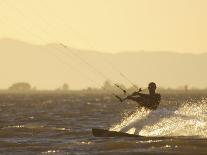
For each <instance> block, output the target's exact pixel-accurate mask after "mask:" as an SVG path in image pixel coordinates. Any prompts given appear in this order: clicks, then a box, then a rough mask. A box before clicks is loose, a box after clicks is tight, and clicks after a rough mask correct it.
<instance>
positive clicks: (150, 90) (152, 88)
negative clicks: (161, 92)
mask: <svg viewBox="0 0 207 155" xmlns="http://www.w3.org/2000/svg"><path fill="white" fill-rule="evenodd" d="M156 88H157V86H156V84H155V83H154V82H150V83H149V85H148V90H149V93H150V94H152V93H155V90H156Z"/></svg>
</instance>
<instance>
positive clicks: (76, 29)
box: [0, 0, 207, 53]
mask: <svg viewBox="0 0 207 155" xmlns="http://www.w3.org/2000/svg"><path fill="white" fill-rule="evenodd" d="M206 8H207V0H0V25H1V28H0V38H5V37H9V38H15V39H19V40H23V41H27V42H31V43H36V44H45V43H49V42H63V43H65V44H67V45H69V46H72V47H76V48H81V49H93V50H99V51H102V52H119V51H138V50H146V51H148V50H150V51H160V50H162V51H163V50H167V51H176V52H183V53H184V52H190V53H202V52H206V51H207V44H206V40H207V29H206V27H207V9H206Z"/></svg>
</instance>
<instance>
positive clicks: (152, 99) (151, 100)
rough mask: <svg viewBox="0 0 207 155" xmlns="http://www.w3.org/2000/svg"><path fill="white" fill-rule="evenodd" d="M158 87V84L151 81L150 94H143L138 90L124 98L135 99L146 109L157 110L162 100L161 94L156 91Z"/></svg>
mask: <svg viewBox="0 0 207 155" xmlns="http://www.w3.org/2000/svg"><path fill="white" fill-rule="evenodd" d="M156 88H157V86H156V84H155V83H154V82H150V83H149V85H148V90H149V94H142V93H140V91H138V92H134V93H132V95H129V96H127V97H126V98H124V99H123V100H126V99H128V100H133V101H136V102H137V103H138V104H139V105H140V106H142V107H145V108H146V109H150V110H156V109H157V107H158V105H159V103H160V101H161V95H160V94H158V93H156V92H155V90H156ZM123 100H122V101H123Z"/></svg>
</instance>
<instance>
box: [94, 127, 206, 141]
mask: <svg viewBox="0 0 207 155" xmlns="http://www.w3.org/2000/svg"><path fill="white" fill-rule="evenodd" d="M92 135H93V136H94V137H126V138H127V137H135V138H139V139H143V140H165V139H182V140H189V139H202V140H203V138H200V137H198V136H155V137H150V136H141V135H136V134H129V133H124V132H119V131H110V130H106V129H96V128H94V129H92Z"/></svg>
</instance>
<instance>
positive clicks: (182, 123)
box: [110, 98, 207, 137]
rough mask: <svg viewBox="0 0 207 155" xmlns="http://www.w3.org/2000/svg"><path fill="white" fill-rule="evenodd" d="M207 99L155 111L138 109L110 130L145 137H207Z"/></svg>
mask: <svg viewBox="0 0 207 155" xmlns="http://www.w3.org/2000/svg"><path fill="white" fill-rule="evenodd" d="M206 114H207V99H205V98H204V99H201V100H199V101H196V102H193V101H186V102H184V103H182V104H181V106H171V107H170V108H166V107H160V108H158V109H157V110H155V111H149V110H145V109H144V108H142V109H138V110H137V111H136V112H134V113H133V114H132V115H130V116H129V117H125V118H123V120H122V122H121V123H119V124H116V125H114V126H113V127H111V128H110V130H113V131H121V132H126V133H130V134H140V135H144V136H199V137H207V123H206V122H207V115H206Z"/></svg>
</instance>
